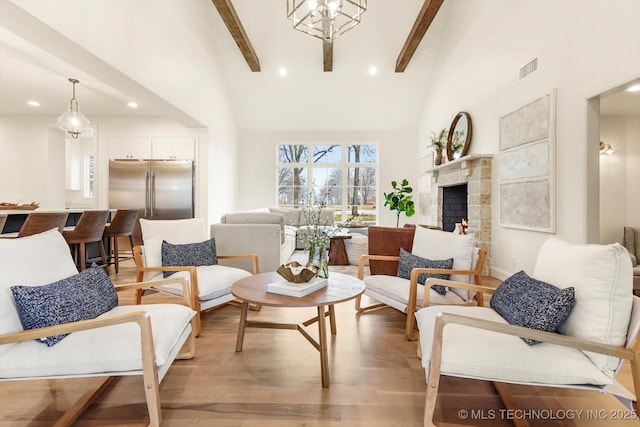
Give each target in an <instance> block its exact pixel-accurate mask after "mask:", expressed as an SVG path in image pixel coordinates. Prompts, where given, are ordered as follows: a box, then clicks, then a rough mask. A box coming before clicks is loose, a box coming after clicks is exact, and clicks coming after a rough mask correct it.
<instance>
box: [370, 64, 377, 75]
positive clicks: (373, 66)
mask: <svg viewBox="0 0 640 427" xmlns="http://www.w3.org/2000/svg"><path fill="white" fill-rule="evenodd" d="M376 74H378V67H376V66H375V65H372V66H371V67H369V75H370V76H375V75H376Z"/></svg>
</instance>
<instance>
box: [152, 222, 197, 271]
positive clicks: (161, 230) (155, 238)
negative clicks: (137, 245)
mask: <svg viewBox="0 0 640 427" xmlns="http://www.w3.org/2000/svg"><path fill="white" fill-rule="evenodd" d="M140 229H141V230H142V240H143V242H144V258H145V262H146V265H147V267H161V266H162V241H163V240H166V241H167V242H169V243H173V244H174V245H175V244H183V243H197V242H203V241H205V240H208V239H209V236H208V234H207V228H206V226H205V224H204V221H203V220H202V219H201V218H188V219H170V220H148V219H143V218H141V219H140Z"/></svg>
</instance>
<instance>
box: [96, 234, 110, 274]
mask: <svg viewBox="0 0 640 427" xmlns="http://www.w3.org/2000/svg"><path fill="white" fill-rule="evenodd" d="M98 247H99V248H100V258H101V259H102V265H103V266H104V268H106V269H108V268H109V264H108V263H107V252H106V251H105V250H104V244H103V243H102V240H98Z"/></svg>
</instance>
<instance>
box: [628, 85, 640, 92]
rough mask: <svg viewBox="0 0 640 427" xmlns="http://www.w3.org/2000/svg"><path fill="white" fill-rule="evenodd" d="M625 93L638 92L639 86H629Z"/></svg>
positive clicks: (639, 90)
mask: <svg viewBox="0 0 640 427" xmlns="http://www.w3.org/2000/svg"><path fill="white" fill-rule="evenodd" d="M627 92H640V84H637V85H633V86H629V87H628V88H627Z"/></svg>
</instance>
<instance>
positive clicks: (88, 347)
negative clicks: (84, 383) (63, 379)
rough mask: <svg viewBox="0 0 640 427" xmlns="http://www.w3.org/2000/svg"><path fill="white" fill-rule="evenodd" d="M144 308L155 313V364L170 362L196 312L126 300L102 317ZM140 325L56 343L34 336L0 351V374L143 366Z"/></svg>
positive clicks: (92, 331) (38, 374)
mask: <svg viewBox="0 0 640 427" xmlns="http://www.w3.org/2000/svg"><path fill="white" fill-rule="evenodd" d="M136 311H145V312H147V313H148V315H149V317H150V318H151V327H152V332H153V342H154V347H155V355H156V365H157V366H158V367H161V366H163V365H165V363H167V362H169V363H171V362H172V360H173V359H172V355H173V354H174V353H176V352H177V351H178V350H180V349H179V348H178V349H176V348H175V347H176V346H177V345H178V343H182V342H183V340H182V339H181V338H182V336H183V334H184V333H185V331H187V332H188V331H190V330H191V329H190V328H189V322H190V321H191V318H192V317H193V315H194V311H193V310H191V309H190V308H189V307H185V306H183V305H178V304H143V305H124V306H118V307H115V308H114V309H113V310H111V311H109V312H108V313H105V314H103V315H101V316H99V317H107V316H112V315H117V314H122V313H131V312H136ZM141 368H142V365H141V348H140V328H139V327H138V325H136V324H135V323H123V324H119V325H112V326H109V327H106V328H98V329H89V330H85V331H79V332H74V333H72V334H69V335H68V336H67V337H66V338H65V339H64V340H62V341H61V342H60V343H58V344H57V345H55V346H53V347H46V346H43V345H41V344H39V343H37V342H35V340H31V341H24V342H21V343H19V344H17V345H16V346H15V347H14V348H12V349H11V351H8V352H6V353H5V354H1V355H0V378H33V377H52V376H56V375H64V376H68V375H80V376H82V375H91V374H95V373H99V374H100V375H109V373H111V372H113V373H119V375H122V373H123V372H129V371H130V372H132V373H134V374H135V373H136V371H138V373H139V371H140V369H141Z"/></svg>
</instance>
